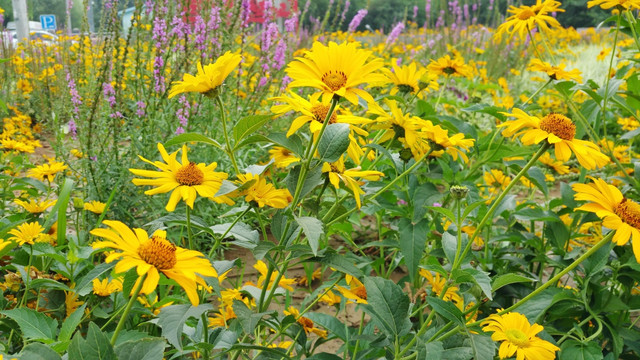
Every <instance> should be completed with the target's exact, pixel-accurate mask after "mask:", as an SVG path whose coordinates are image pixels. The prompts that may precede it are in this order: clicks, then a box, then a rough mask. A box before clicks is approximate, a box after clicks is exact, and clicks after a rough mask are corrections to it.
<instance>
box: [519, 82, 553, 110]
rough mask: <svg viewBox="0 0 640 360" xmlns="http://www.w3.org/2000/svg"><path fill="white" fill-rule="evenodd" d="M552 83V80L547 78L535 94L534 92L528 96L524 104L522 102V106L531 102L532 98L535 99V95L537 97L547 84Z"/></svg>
mask: <svg viewBox="0 0 640 360" xmlns="http://www.w3.org/2000/svg"><path fill="white" fill-rule="evenodd" d="M552 81H553V79H551V78H549V80H548V81H547V82H546V83H544V85H542V86H541V87H539V88H538V90H536V92H534V93H533V94H532V95H531V96H529V98H528V99H527V100H525V102H523V103H522V105H525V104H526V103H528V102H529V101H531V100H533V98H535V97H536V95H538V94H539V93H540V91H542V90H543V89H544V88H546V87H547V85H549V83H551V82H552Z"/></svg>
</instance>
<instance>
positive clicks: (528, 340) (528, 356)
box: [482, 312, 560, 360]
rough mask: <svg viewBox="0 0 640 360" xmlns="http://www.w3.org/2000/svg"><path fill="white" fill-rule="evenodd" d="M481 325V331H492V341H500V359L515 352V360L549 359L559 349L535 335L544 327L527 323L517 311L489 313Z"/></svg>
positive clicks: (553, 356) (554, 356)
mask: <svg viewBox="0 0 640 360" xmlns="http://www.w3.org/2000/svg"><path fill="white" fill-rule="evenodd" d="M482 326H483V328H482V330H483V331H485V332H490V331H491V332H493V334H492V335H491V339H492V340H493V341H502V344H500V349H499V350H498V356H499V357H500V359H506V358H509V357H512V356H513V355H514V354H516V360H546V359H549V360H551V359H555V358H556V355H555V352H556V351H558V350H560V348H559V347H557V346H555V345H553V344H552V343H550V342H548V341H545V340H542V339H540V338H539V337H537V336H536V335H537V334H538V333H539V332H540V331H542V330H544V328H543V327H542V326H540V325H538V324H535V323H534V324H533V325H531V324H529V320H527V318H526V317H525V316H524V315H522V314H519V313H514V312H510V313H507V314H504V315H498V314H491V315H489V317H488V318H487V319H486V320H484V321H483V322H482Z"/></svg>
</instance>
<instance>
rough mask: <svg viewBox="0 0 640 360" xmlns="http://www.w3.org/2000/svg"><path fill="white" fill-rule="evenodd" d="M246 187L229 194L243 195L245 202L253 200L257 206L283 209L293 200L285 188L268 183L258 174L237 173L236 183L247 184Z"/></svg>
mask: <svg viewBox="0 0 640 360" xmlns="http://www.w3.org/2000/svg"><path fill="white" fill-rule="evenodd" d="M249 182H251V185H249V186H248V187H247V188H245V189H242V190H240V191H239V192H238V191H234V192H233V193H231V194H229V196H244V200H245V201H246V202H252V201H253V202H255V203H256V204H258V206H259V207H264V206H265V205H266V206H270V207H272V208H276V209H284V208H286V207H287V206H288V205H289V203H290V202H291V201H292V200H293V196H291V193H290V192H289V190H287V189H276V187H275V186H273V184H268V183H267V179H265V178H264V177H262V176H260V175H253V174H239V175H238V183H239V184H247V183H249Z"/></svg>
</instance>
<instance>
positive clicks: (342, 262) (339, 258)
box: [309, 253, 363, 278]
mask: <svg viewBox="0 0 640 360" xmlns="http://www.w3.org/2000/svg"><path fill="white" fill-rule="evenodd" d="M309 261H315V262H321V263H322V264H324V265H326V266H330V267H332V268H334V269H336V270H338V271H340V272H343V273H345V274H349V275H352V276H355V277H357V278H359V277H361V276H362V275H363V273H362V270H360V269H359V268H358V267H357V266H355V265H354V264H353V262H351V261H349V260H347V259H346V258H345V257H344V256H343V255H340V254H336V253H329V254H327V255H325V256H323V257H320V258H317V257H314V258H311V259H309Z"/></svg>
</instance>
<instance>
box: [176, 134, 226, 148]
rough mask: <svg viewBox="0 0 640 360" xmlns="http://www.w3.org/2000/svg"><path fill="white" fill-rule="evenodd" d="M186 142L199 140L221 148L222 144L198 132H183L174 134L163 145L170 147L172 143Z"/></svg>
mask: <svg viewBox="0 0 640 360" xmlns="http://www.w3.org/2000/svg"><path fill="white" fill-rule="evenodd" d="M186 142H201V143H205V144H209V145H213V146H215V147H217V148H218V149H222V145H220V143H218V142H217V141H216V140H214V139H211V138H209V137H207V136H204V135H202V134H198V133H184V134H180V135H177V136H174V137H173V138H171V139H169V141H167V142H166V143H164V146H165V147H170V146H173V145H177V144H182V143H186Z"/></svg>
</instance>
